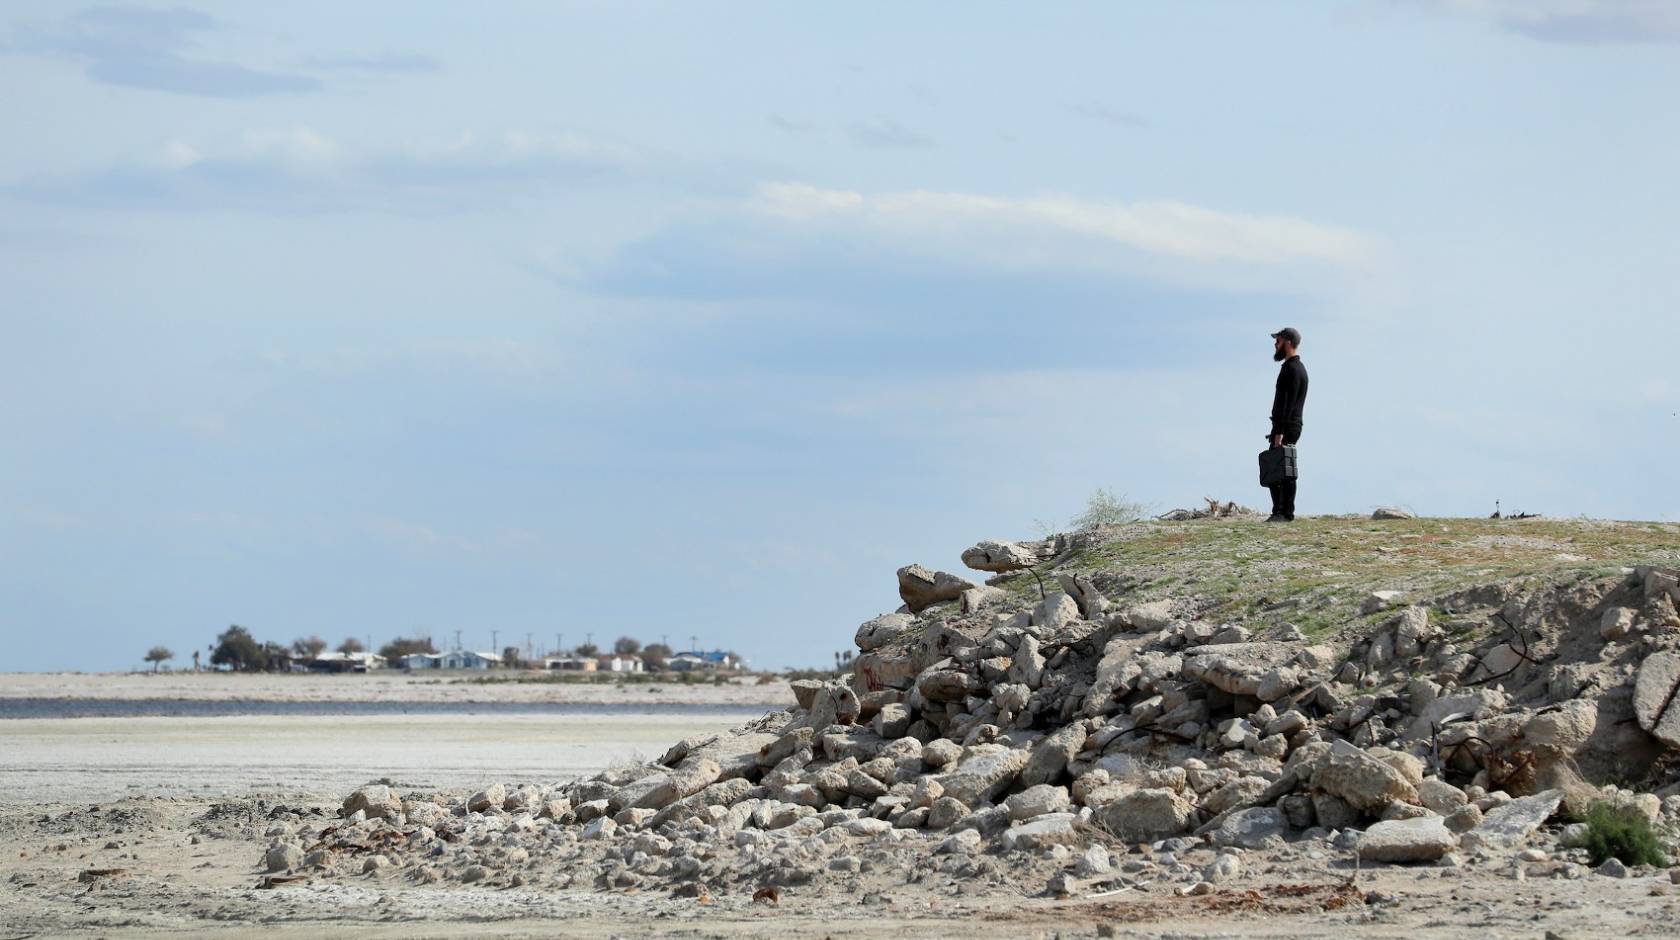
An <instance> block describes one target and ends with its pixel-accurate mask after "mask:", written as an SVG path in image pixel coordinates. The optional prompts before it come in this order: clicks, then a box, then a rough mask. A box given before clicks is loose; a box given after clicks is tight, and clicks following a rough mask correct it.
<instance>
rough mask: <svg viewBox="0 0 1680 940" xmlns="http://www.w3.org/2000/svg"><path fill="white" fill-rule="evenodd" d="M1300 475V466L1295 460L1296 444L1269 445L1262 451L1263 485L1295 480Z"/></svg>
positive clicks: (1261, 474) (1261, 478)
mask: <svg viewBox="0 0 1680 940" xmlns="http://www.w3.org/2000/svg"><path fill="white" fill-rule="evenodd" d="M1298 476H1300V468H1299V466H1298V465H1297V464H1296V462H1295V445H1294V444H1284V445H1283V446H1281V447H1269V448H1267V449H1266V450H1263V451H1261V452H1260V485H1261V486H1276V485H1278V484H1279V483H1282V482H1283V481H1285V480H1293V479H1295V478H1297V477H1298Z"/></svg>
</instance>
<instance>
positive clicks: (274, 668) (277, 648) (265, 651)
mask: <svg viewBox="0 0 1680 940" xmlns="http://www.w3.org/2000/svg"><path fill="white" fill-rule="evenodd" d="M262 657H263V664H262V668H263V671H265V672H286V671H287V670H289V669H291V668H292V648H291V647H289V646H286V645H284V644H282V643H275V642H272V641H270V642H266V643H264V644H263V645H262Z"/></svg>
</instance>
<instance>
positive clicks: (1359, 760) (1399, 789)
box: [1312, 741, 1418, 815]
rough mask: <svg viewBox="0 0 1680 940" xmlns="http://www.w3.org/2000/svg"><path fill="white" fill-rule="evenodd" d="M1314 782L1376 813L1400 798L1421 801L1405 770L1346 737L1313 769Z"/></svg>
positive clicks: (1326, 790) (1405, 801)
mask: <svg viewBox="0 0 1680 940" xmlns="http://www.w3.org/2000/svg"><path fill="white" fill-rule="evenodd" d="M1312 785H1313V787H1314V788H1315V789H1317V790H1320V791H1322V792H1324V793H1328V794H1330V795H1331V796H1335V797H1340V798H1341V799H1343V800H1345V801H1346V802H1347V804H1348V805H1349V806H1352V807H1353V808H1354V809H1356V810H1359V811H1360V812H1363V813H1369V814H1372V815H1375V814H1377V813H1380V812H1381V811H1382V810H1383V808H1384V807H1386V806H1388V804H1390V803H1393V802H1396V801H1399V802H1401V803H1416V802H1417V801H1418V795H1417V789H1416V788H1415V787H1413V786H1412V784H1411V781H1409V780H1407V779H1406V777H1405V775H1404V774H1402V773H1401V772H1400V771H1398V770H1396V769H1394V768H1393V767H1390V766H1389V765H1388V764H1385V763H1383V762H1382V761H1380V760H1378V759H1376V758H1375V757H1372V756H1371V755H1369V754H1366V753H1365V752H1364V751H1362V750H1360V749H1359V748H1357V747H1354V746H1353V745H1351V744H1349V743H1347V742H1346V741H1337V742H1335V743H1334V744H1332V745H1331V747H1330V753H1328V754H1326V755H1324V757H1323V758H1322V759H1321V760H1320V761H1319V763H1318V765H1317V767H1316V768H1315V769H1314V770H1313V773H1312Z"/></svg>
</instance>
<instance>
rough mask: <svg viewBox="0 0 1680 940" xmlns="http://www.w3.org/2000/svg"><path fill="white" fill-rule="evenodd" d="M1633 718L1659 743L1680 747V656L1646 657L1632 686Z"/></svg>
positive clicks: (1667, 653)
mask: <svg viewBox="0 0 1680 940" xmlns="http://www.w3.org/2000/svg"><path fill="white" fill-rule="evenodd" d="M1633 715H1634V718H1636V719H1638V721H1639V727H1641V728H1643V729H1645V730H1646V731H1648V732H1650V733H1651V735H1652V736H1653V737H1655V738H1656V739H1657V740H1659V741H1661V742H1662V743H1664V744H1666V745H1668V746H1669V747H1680V653H1677V652H1674V651H1673V650H1663V651H1661V652H1657V653H1652V654H1651V655H1649V656H1647V657H1645V661H1644V662H1643V663H1641V664H1640V665H1639V675H1638V676H1637V677H1636V678H1635V679H1634V683H1633Z"/></svg>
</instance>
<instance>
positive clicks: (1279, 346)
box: [1266, 326, 1307, 522]
mask: <svg viewBox="0 0 1680 940" xmlns="http://www.w3.org/2000/svg"><path fill="white" fill-rule="evenodd" d="M1300 345H1301V331H1300V330H1297V329H1295V328H1294V327H1292V326H1286V327H1284V328H1283V329H1281V330H1278V331H1277V332H1276V333H1273V334H1272V360H1273V361H1274V362H1281V363H1283V368H1281V369H1279V370H1278V380H1277V392H1276V394H1274V395H1273V396H1272V432H1271V434H1269V435H1267V437H1268V439H1269V440H1270V441H1271V444H1272V446H1273V447H1281V446H1282V445H1284V444H1293V443H1295V442H1296V441H1299V440H1300V439H1301V410H1302V409H1303V408H1304V407H1306V404H1307V367H1306V366H1304V365H1302V364H1301V356H1300V354H1299V353H1297V352H1296V351H1295V350H1296V349H1298V348H1299V347H1300ZM1271 491H1272V515H1271V518H1269V519H1267V520H1266V521H1267V522H1294V521H1295V480H1294V478H1290V479H1287V480H1284V481H1283V482H1282V483H1278V484H1275V485H1274V486H1272V487H1271Z"/></svg>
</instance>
